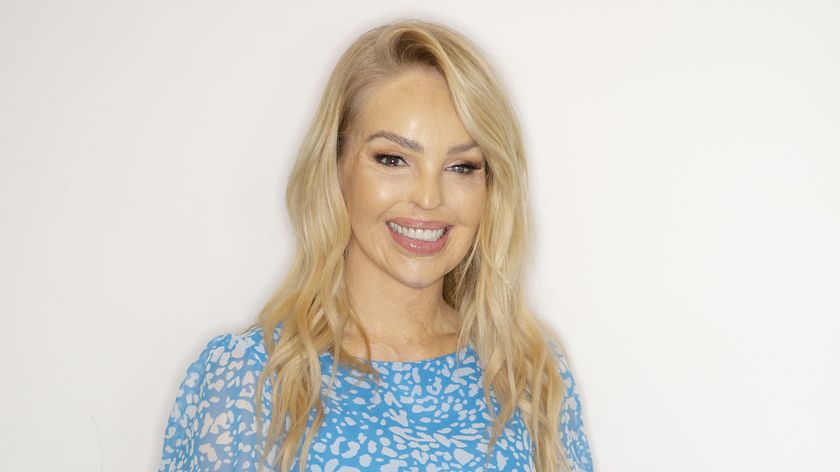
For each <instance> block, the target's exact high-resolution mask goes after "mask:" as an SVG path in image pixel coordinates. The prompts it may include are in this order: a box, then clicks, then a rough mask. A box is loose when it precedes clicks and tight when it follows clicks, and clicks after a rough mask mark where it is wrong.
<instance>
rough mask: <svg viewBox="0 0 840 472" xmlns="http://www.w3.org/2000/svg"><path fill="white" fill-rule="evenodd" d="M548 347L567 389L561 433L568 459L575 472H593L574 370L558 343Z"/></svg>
mask: <svg viewBox="0 0 840 472" xmlns="http://www.w3.org/2000/svg"><path fill="white" fill-rule="evenodd" d="M548 345H549V351H550V352H551V354H552V356H553V357H554V359H555V360H556V361H557V367H558V369H559V373H560V377H561V378H562V380H563V385H564V387H565V390H564V398H563V406H562V408H561V411H560V433H561V441H562V442H563V448H564V450H565V452H566V457H567V459H568V460H569V463H570V466H571V470H572V471H573V472H577V471H588V472H591V471H592V470H593V469H592V467H593V466H592V456H591V454H590V451H589V439H588V437H587V434H586V430H585V427H584V415H583V405H582V403H581V398H580V394H579V389H578V386H577V383H576V382H575V377H574V375H573V373H572V368H571V366H570V364H569V360H568V357H567V356H566V353H565V351H564V350H563V348H562V347H561V346H560V345H559V344H558V343H557V342H554V341H549V343H548Z"/></svg>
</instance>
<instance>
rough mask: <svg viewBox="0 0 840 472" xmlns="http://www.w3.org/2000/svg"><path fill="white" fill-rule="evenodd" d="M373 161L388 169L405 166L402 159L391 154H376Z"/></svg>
mask: <svg viewBox="0 0 840 472" xmlns="http://www.w3.org/2000/svg"><path fill="white" fill-rule="evenodd" d="M374 159H376V162H378V163H380V164H382V165H384V166H388V167H401V166H403V165H406V164H405V161H404V160H403V158H402V157H400V156H394V155H392V154H377V155H376V157H374ZM401 162H402V164H400V163H401Z"/></svg>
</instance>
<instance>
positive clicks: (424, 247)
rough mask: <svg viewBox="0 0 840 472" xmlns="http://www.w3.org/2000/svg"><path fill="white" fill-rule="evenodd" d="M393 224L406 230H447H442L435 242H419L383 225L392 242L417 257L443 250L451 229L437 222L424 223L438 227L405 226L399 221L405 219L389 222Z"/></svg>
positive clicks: (387, 225)
mask: <svg viewBox="0 0 840 472" xmlns="http://www.w3.org/2000/svg"><path fill="white" fill-rule="evenodd" d="M390 221H393V222H394V223H397V224H398V225H400V226H403V227H408V228H422V229H440V228H448V229H446V230H444V232H443V236H441V237H440V239H438V240H437V241H420V240H419V239H411V238H409V237H408V236H403V235H401V234H400V233H397V232H396V231H394V230H393V229H391V225H389V224H388V223H385V227H386V228H387V229H388V232H389V233H390V234H391V238H392V239H393V240H394V242H396V243H397V245H399V246H400V247H401V248H403V249H405V250H406V251H408V252H410V253H412V254H417V255H422V256H426V255H431V254H435V253H438V252H440V250H441V249H443V246H444V245H446V241H448V240H449V233H451V232H452V231H451V228H449V225H446V224H440V222H439V221H433V222H426V223H435V224H437V225H438V226H425V227H421V226H407V225H403V224H402V223H400V221H406V220H405V219H394V220H390ZM409 221H419V220H409Z"/></svg>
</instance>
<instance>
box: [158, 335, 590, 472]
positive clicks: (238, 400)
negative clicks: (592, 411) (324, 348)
mask: <svg viewBox="0 0 840 472" xmlns="http://www.w3.org/2000/svg"><path fill="white" fill-rule="evenodd" d="M278 337H279V328H278V330H277V332H275V339H278ZM459 358H460V359H459ZM266 359H267V355H266V352H265V347H264V346H263V343H262V331H261V330H260V329H253V330H250V331H248V332H246V333H243V334H239V335H237V334H223V335H220V336H217V337H215V338H213V339H212V340H211V341H210V342H209V343H208V344H207V347H206V348H205V349H204V350H203V351H202V353H201V355H200V356H199V358H198V359H197V360H196V361H195V362H193V364H192V365H190V367H189V369H188V370H187V373H186V376H185V378H184V380H183V382H182V383H181V387H180V390H179V391H178V396H177V398H176V400H175V405H174V406H173V408H172V414H171V416H170V418H169V422H168V424H167V426H166V433H165V437H164V443H163V458H162V462H161V465H160V469H159V470H160V471H161V472H163V471H254V472H256V471H259V470H270V469H268V468H265V469H261V468H258V467H257V461H258V459H259V457H260V456H259V452H258V447H261V446H259V445H258V441H260V439H262V438H264V436H260V435H259V434H257V428H256V419H255V405H256V388H257V380H258V378H259V375H260V373H261V372H262V370H263V366H264V365H265V363H266ZM559 359H560V360H561V363H560V365H561V372H560V373H561V375H562V377H563V379H564V380H565V384H566V388H567V398H566V402H565V404H564V406H563V412H562V418H561V424H560V429H561V438H562V439H561V440H562V441H563V443H564V445H565V446H566V447H565V449H566V451H567V458H568V459H569V462H570V464H571V465H572V470H573V471H576V472H577V471H590V472H591V471H592V458H591V456H590V453H589V444H588V440H587V438H586V434H585V432H584V428H583V421H582V418H581V405H580V400H579V397H578V394H577V392H576V389H575V381H574V379H573V378H572V374H571V371H570V370H569V368H568V365H567V364H566V362H565V359H564V358H563V357H562V356H560V357H559ZM320 360H321V369H322V372H323V375H324V386H326V382H327V381H328V379H329V377H330V374H331V372H332V369H333V366H332V360H333V358H332V354H331V353H329V352H327V353H324V354H322V355H321V357H320ZM459 360H460V362H458V361H459ZM373 367H374V368H375V369H376V370H377V371H378V372H379V373H380V379H381V383H380V385H379V386H378V387H376V383H375V382H373V381H368V380H365V379H364V377H361V376H359V375H352V374H359V373H358V372H355V371H353V370H352V369H348V368H344V367H342V368H340V369H339V372H338V373H337V374H336V378H335V380H334V384H333V389H332V390H331V391H329V392H328V391H327V390H326V388H324V389H323V390H322V391H323V392H324V395H323V396H322V398H323V401H324V407H325V414H326V417H325V421H324V423H323V425H322V426H321V428H320V429H319V430H318V433H317V435H316V437H315V439H314V441H313V443H312V446H311V449H310V452H309V459H308V461H307V464H306V470H307V471H312V472H353V471H421V472H429V471H442V470H465V471H479V470H481V471H490V470H494V471H495V470H505V471H533V470H534V465H533V460H532V444H531V438H530V435H529V434H528V430H527V429H526V428H525V424H524V423H523V421H522V418H521V417H520V415H519V412H518V411H517V412H516V413H515V414H514V416H513V417H512V418H511V419H510V421H509V422H508V424H507V425H506V428H505V430H504V433H503V434H502V436H501V437H500V438H499V440H498V441H497V443H496V445H495V446H494V448H493V451H492V453H491V455H490V457H489V461H488V462H487V463H485V462H484V459H485V452H486V451H487V446H488V442H489V433H488V431H489V427H490V426H491V425H492V417H491V416H490V414H489V413H490V410H488V408H487V405H486V403H485V401H484V389H483V387H482V370H481V366H480V364H479V362H478V355H477V354H476V352H475V351H474V350H473V348H472V347H471V346H467V347H465V348H463V349H462V350H461V351H459V352H457V353H451V354H447V355H444V356H440V357H436V358H433V359H425V360H421V361H416V362H387V361H374V362H373ZM262 388H263V394H264V397H263V398H264V401H263V412H264V413H263V415H264V418H265V421H264V425H263V426H264V429H265V427H266V426H267V424H268V420H269V419H270V416H266V415H269V414H270V401H271V400H270V399H271V386H270V384H269V383H268V382H266V383H265V384H264V385H263V387H262ZM491 401H492V402H493V404H494V406H497V404H496V399H495V397H494V396H492V395H491ZM313 418H314V414H313V415H311V416H310V424H311V421H312V420H313ZM264 433H265V431H264ZM259 444H262V442H259ZM276 449H277V448H276V447H274V448H272V451H271V454H270V455H269V460H271V459H272V458H273V457H276V454H275V452H276ZM259 451H260V452H261V449H259ZM264 465H267V464H264ZM292 470H293V471H297V470H298V466H297V462H295V465H294V466H293V468H292Z"/></svg>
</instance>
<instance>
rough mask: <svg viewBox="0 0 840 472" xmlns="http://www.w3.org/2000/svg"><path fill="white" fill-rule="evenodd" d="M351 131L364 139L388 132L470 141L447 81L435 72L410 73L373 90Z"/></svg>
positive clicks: (363, 104) (398, 76)
mask: <svg viewBox="0 0 840 472" xmlns="http://www.w3.org/2000/svg"><path fill="white" fill-rule="evenodd" d="M351 128H354V129H355V132H356V133H360V134H363V135H365V136H367V135H369V134H371V133H373V132H376V131H379V130H387V131H393V132H396V133H400V134H405V135H417V136H416V137H417V138H427V139H432V138H440V139H453V140H462V141H463V140H464V139H465V138H468V137H469V134H468V133H467V131H466V129H464V126H463V124H462V122H461V120H460V118H459V117H458V114H457V111H456V110H455V105H454V103H453V101H452V97H451V95H450V91H449V87H448V85H447V83H446V79H445V78H444V77H443V75H441V74H440V72H437V71H436V70H433V69H410V70H407V71H404V72H401V73H400V74H398V75H396V76H394V77H391V78H388V79H386V80H384V81H382V82H380V83H378V84H376V85H374V86H372V87H371V89H370V90H369V91H368V93H367V94H366V98H365V101H364V102H363V103H362V104H361V106H360V109H359V114H358V116H357V118H356V120H355V122H354V123H353V124H352V126H351Z"/></svg>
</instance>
